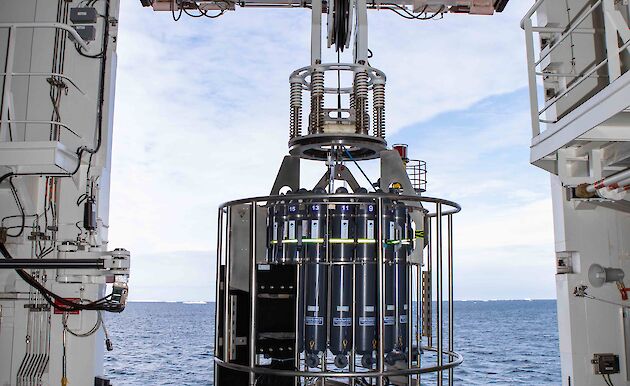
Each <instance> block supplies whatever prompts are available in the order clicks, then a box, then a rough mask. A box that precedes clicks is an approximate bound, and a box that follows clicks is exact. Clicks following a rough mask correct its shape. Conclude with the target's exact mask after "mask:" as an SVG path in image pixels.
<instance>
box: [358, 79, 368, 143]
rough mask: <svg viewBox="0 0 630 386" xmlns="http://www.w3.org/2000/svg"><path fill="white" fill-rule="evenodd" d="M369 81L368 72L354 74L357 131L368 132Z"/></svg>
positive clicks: (359, 132)
mask: <svg viewBox="0 0 630 386" xmlns="http://www.w3.org/2000/svg"><path fill="white" fill-rule="evenodd" d="M368 81H369V77H368V74H367V72H365V71H358V72H356V73H355V74H354V107H355V113H356V124H355V127H356V133H357V134H365V135H367V134H368V131H369V128H370V121H369V116H368V112H367V107H368Z"/></svg>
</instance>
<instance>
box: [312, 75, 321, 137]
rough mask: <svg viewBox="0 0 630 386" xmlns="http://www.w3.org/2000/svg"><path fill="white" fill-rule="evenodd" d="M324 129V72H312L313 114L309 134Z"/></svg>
mask: <svg viewBox="0 0 630 386" xmlns="http://www.w3.org/2000/svg"><path fill="white" fill-rule="evenodd" d="M323 131H324V72H323V71H320V70H314V71H313V72H312V73H311V114H310V128H309V134H317V133H322V132H323Z"/></svg>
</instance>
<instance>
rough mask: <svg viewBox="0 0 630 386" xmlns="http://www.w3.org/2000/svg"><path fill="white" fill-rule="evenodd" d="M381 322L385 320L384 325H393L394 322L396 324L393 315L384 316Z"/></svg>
mask: <svg viewBox="0 0 630 386" xmlns="http://www.w3.org/2000/svg"><path fill="white" fill-rule="evenodd" d="M383 322H385V325H386V326H393V325H394V324H396V317H395V316H386V317H384V318H383Z"/></svg>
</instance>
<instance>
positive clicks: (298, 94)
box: [289, 81, 302, 139]
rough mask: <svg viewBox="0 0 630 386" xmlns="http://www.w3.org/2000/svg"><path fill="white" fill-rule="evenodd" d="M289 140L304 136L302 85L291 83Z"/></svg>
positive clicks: (296, 82)
mask: <svg viewBox="0 0 630 386" xmlns="http://www.w3.org/2000/svg"><path fill="white" fill-rule="evenodd" d="M290 110H291V111H290V123H289V139H293V138H296V137H299V136H301V135H302V84H301V83H300V82H299V81H291V105H290Z"/></svg>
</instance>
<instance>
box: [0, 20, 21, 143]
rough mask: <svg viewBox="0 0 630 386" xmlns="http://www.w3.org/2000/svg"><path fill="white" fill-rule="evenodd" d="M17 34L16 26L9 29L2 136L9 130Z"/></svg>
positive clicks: (0, 128)
mask: <svg viewBox="0 0 630 386" xmlns="http://www.w3.org/2000/svg"><path fill="white" fill-rule="evenodd" d="M16 32H17V27H16V26H11V27H10V28H9V39H8V44H7V61H6V65H5V70H4V72H5V73H6V75H5V76H4V87H3V89H2V111H1V112H0V120H1V121H2V122H1V123H0V134H2V133H4V132H5V130H8V127H9V125H10V123H9V120H10V117H9V99H10V98H11V84H12V82H13V66H14V64H15V63H14V61H15V36H16Z"/></svg>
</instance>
